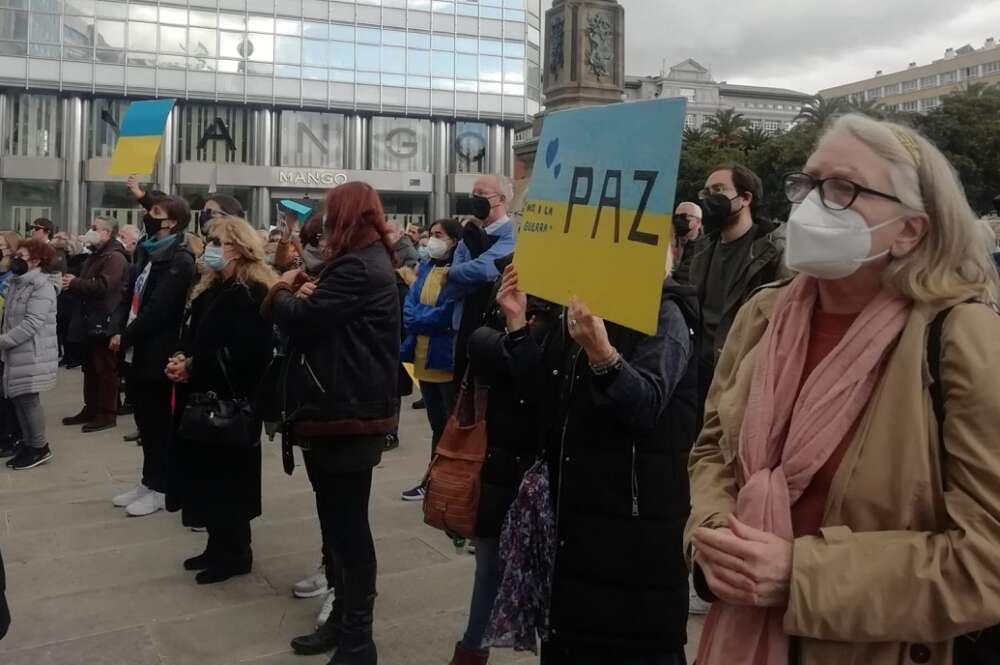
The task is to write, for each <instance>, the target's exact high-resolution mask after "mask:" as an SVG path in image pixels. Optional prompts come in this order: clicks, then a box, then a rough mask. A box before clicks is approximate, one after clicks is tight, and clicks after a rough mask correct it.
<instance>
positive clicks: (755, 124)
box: [750, 118, 764, 129]
mask: <svg viewBox="0 0 1000 665" xmlns="http://www.w3.org/2000/svg"><path fill="white" fill-rule="evenodd" d="M750 127H751V128H752V129H763V127H764V121H763V120H759V119H757V118H751V120H750Z"/></svg>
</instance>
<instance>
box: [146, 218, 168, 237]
mask: <svg viewBox="0 0 1000 665" xmlns="http://www.w3.org/2000/svg"><path fill="white" fill-rule="evenodd" d="M165 221H167V220H166V219H160V218H158V217H153V216H152V215H150V214H149V213H148V212H147V213H146V215H145V216H144V217H143V218H142V225H143V227H144V228H145V229H146V237H147V238H152V237H153V236H155V235H156V234H157V233H159V232H160V229H161V228H162V227H163V222H165Z"/></svg>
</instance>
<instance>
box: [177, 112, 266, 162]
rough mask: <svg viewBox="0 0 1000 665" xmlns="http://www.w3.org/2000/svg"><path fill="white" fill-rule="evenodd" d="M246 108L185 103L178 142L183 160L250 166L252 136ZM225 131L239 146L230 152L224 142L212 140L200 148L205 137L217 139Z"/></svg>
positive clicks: (248, 113)
mask: <svg viewBox="0 0 1000 665" xmlns="http://www.w3.org/2000/svg"><path fill="white" fill-rule="evenodd" d="M251 113H252V111H251V110H250V109H249V108H247V107H244V106H222V105H219V106H213V105H211V104H185V105H183V106H182V107H180V120H181V121H180V131H179V136H178V141H177V146H178V152H179V155H180V160H182V161H191V162H216V163H220V164H222V163H227V164H248V163H250V161H251V158H252V157H251V156H252V154H253V152H252V148H253V146H252V135H253V132H252V131H250V129H251V123H250V114H251ZM222 130H225V132H227V133H228V134H229V136H230V138H232V139H233V143H235V144H236V150H231V149H230V148H229V146H228V145H227V143H226V141H225V140H223V139H218V138H213V139H211V140H208V141H206V142H205V144H204V146H203V147H201V148H199V147H198V144H199V142H201V140H202V137H204V136H206V135H208V136H218V135H219V134H220V132H221V131H222Z"/></svg>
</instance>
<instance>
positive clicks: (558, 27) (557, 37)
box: [549, 16, 566, 77]
mask: <svg viewBox="0 0 1000 665" xmlns="http://www.w3.org/2000/svg"><path fill="white" fill-rule="evenodd" d="M565 28H566V19H565V17H563V16H555V17H553V18H552V23H551V31H550V32H549V72H551V73H552V76H553V77H558V76H559V71H560V70H561V69H562V68H563V47H564V43H565V37H566V30H565Z"/></svg>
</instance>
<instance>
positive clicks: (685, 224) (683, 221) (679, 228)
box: [674, 213, 691, 238]
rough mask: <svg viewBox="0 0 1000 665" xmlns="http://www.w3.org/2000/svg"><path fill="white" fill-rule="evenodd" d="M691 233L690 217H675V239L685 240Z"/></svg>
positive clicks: (682, 215)
mask: <svg viewBox="0 0 1000 665" xmlns="http://www.w3.org/2000/svg"><path fill="white" fill-rule="evenodd" d="M690 232H691V220H690V219H688V216H687V215H685V214H683V213H681V214H680V215H674V237H676V238H683V237H684V236H686V235H687V234H688V233H690Z"/></svg>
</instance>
